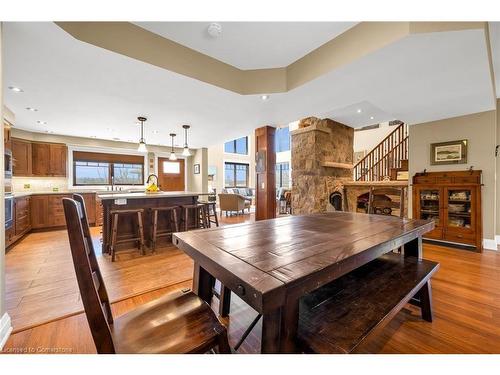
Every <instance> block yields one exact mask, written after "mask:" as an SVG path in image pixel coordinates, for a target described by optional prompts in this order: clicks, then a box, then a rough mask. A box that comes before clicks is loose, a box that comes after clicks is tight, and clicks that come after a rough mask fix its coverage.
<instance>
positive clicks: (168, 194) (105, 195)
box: [98, 191, 210, 200]
mask: <svg viewBox="0 0 500 375" xmlns="http://www.w3.org/2000/svg"><path fill="white" fill-rule="evenodd" d="M198 195H210V193H200V192H196V191H160V192H158V193H140V192H137V193H127V192H123V193H122V192H114V193H111V192H102V193H98V196H99V198H101V199H102V200H106V199H149V198H178V197H193V196H198Z"/></svg>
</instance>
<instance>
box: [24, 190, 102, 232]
mask: <svg viewBox="0 0 500 375" xmlns="http://www.w3.org/2000/svg"><path fill="white" fill-rule="evenodd" d="M82 196H83V199H84V200H85V207H86V209H87V217H88V220H89V224H90V225H95V222H96V201H95V199H96V198H95V193H83V194H82ZM71 197H72V195H71V194H46V195H34V196H33V197H32V202H31V207H32V208H31V225H32V227H33V229H48V228H56V227H62V226H65V225H66V219H65V217H64V208H63V203H62V200H63V198H71Z"/></svg>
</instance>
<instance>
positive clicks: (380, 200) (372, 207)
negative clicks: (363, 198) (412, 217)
mask: <svg viewBox="0 0 500 375" xmlns="http://www.w3.org/2000/svg"><path fill="white" fill-rule="evenodd" d="M390 196H392V197H395V196H397V197H399V201H394V200H392V199H390V198H389V197H390ZM404 199H405V190H404V188H403V187H400V188H395V187H380V188H379V187H373V186H372V187H371V188H370V195H369V197H368V213H369V214H378V215H391V212H392V209H397V210H399V217H400V218H403V217H404V211H405V201H404Z"/></svg>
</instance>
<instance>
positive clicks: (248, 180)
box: [224, 161, 250, 189]
mask: <svg viewBox="0 0 500 375" xmlns="http://www.w3.org/2000/svg"><path fill="white" fill-rule="evenodd" d="M228 164H230V165H233V166H234V168H233V179H234V186H228V185H227V180H226V165H228ZM237 165H244V166H245V167H246V172H247V173H246V177H245V180H246V181H245V182H246V185H245V186H238V184H237V178H236V173H237V172H236V166H237ZM249 185H250V164H248V163H240V162H234V161H225V162H224V188H225V189H238V188H248V187H249Z"/></svg>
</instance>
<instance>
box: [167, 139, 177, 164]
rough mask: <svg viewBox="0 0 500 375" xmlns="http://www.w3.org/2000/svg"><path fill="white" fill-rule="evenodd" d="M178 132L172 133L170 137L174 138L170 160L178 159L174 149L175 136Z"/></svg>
mask: <svg viewBox="0 0 500 375" xmlns="http://www.w3.org/2000/svg"><path fill="white" fill-rule="evenodd" d="M176 135H177V134H175V133H170V137H171V138H172V149H171V150H170V157H169V158H168V160H172V161H173V160H177V156H176V155H175V151H174V138H175V136H176Z"/></svg>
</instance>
